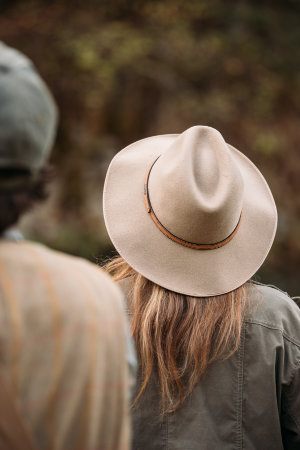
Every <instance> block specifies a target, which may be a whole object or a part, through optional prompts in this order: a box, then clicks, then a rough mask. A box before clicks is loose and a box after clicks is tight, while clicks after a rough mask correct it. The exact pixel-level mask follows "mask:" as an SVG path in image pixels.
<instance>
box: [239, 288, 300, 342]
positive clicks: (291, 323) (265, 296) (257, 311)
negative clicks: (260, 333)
mask: <svg viewBox="0 0 300 450" xmlns="http://www.w3.org/2000/svg"><path fill="white" fill-rule="evenodd" d="M249 297H250V299H249V300H250V308H249V312H248V314H247V316H246V322H248V323H253V324H257V325H261V326H263V327H265V328H268V329H270V330H272V329H274V330H277V331H280V332H281V333H282V335H283V337H284V338H286V339H288V340H289V341H290V342H292V343H294V344H295V345H296V346H298V347H299V348H300V308H299V307H298V306H297V304H296V303H295V301H294V300H293V299H292V298H291V297H289V295H288V294H287V293H285V292H283V291H281V290H279V289H277V288H276V287H273V286H267V285H263V284H256V283H253V284H252V286H251V288H250V296H249Z"/></svg>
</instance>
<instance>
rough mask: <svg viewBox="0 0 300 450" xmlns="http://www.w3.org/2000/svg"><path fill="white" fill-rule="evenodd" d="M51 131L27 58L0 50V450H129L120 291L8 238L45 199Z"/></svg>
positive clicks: (50, 104) (49, 107) (51, 116)
mask: <svg viewBox="0 0 300 450" xmlns="http://www.w3.org/2000/svg"><path fill="white" fill-rule="evenodd" d="M56 125H57V108H56V106H55V103H54V100H53V98H52V96H51V94H50V92H49V90H48V89H47V87H46V85H45V84H44V82H43V81H42V80H41V78H40V76H39V75H38V73H37V71H36V69H35V68H34V66H33V64H32V63H31V61H30V60H29V59H27V58H26V57H25V56H24V55H23V54H21V53H20V52H18V51H16V50H14V49H12V48H10V47H7V46H6V45H4V44H3V43H0V235H1V238H0V324H1V326H0V362H1V364H0V409H1V412H0V449H1V450H34V449H39V450H46V449H47V450H49V449H51V450H76V449H78V450H127V449H129V445H130V442H129V438H130V427H129V414H128V401H129V392H128V391H129V387H130V383H131V380H132V376H130V373H129V370H128V359H129V362H130V363H131V367H134V353H133V349H132V348H131V347H130V345H131V344H130V342H128V343H126V339H127V333H126V315H125V312H124V308H123V304H122V303H123V302H122V294H121V292H120V291H119V289H118V288H117V287H116V286H115V285H114V283H113V282H112V281H111V280H110V279H109V277H108V276H107V274H105V273H103V272H102V270H101V269H100V268H97V267H96V266H94V265H93V264H92V263H89V262H87V261H84V260H82V259H80V258H76V257H71V256H67V255H64V254H62V253H59V252H56V251H52V250H50V249H48V248H46V247H45V246H43V245H40V244H36V243H33V242H29V241H26V240H23V239H21V238H20V235H19V233H16V232H12V231H11V226H13V225H15V224H16V222H17V221H18V219H19V218H20V217H21V216H22V214H23V213H24V212H26V211H27V210H28V209H29V208H30V207H31V206H32V205H33V204H34V203H35V202H36V201H37V200H40V199H43V198H44V197H45V187H46V186H45V184H46V181H47V178H48V175H47V169H46V160H47V157H48V155H49V152H50V149H51V147H52V144H53V141H54V136H55V131H56Z"/></svg>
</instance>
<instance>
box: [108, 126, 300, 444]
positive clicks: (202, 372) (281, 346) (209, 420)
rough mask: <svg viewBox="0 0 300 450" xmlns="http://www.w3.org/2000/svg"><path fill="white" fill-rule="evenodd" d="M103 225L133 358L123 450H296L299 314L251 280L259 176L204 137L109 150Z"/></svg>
mask: <svg viewBox="0 0 300 450" xmlns="http://www.w3.org/2000/svg"><path fill="white" fill-rule="evenodd" d="M104 218H105V222H106V226H107V230H108V233H109V235H110V237H111V239H112V242H113V244H114V245H115V247H116V249H117V251H118V253H119V254H120V256H118V257H116V258H115V259H113V260H112V261H110V262H109V263H108V264H107V265H106V269H107V270H108V272H109V273H111V274H112V276H113V277H114V279H115V280H116V281H118V282H119V283H120V285H121V287H122V289H123V290H124V292H125V294H126V297H127V303H128V312H129V316H130V320H131V330H132V334H133V336H134V339H135V342H136V347H137V352H138V357H139V378H138V384H137V390H136V396H135V400H134V404H133V442H134V444H133V448H134V450H140V449H143V450H163V449H166V448H167V449H169V450H200V449H201V450H211V449H214V450H231V449H245V450H258V449H272V450H282V449H290V450H296V449H298V448H300V347H299V345H300V311H299V309H298V306H297V305H296V303H294V302H293V300H291V299H290V298H289V297H288V296H287V295H285V294H283V293H281V292H280V291H278V290H276V289H273V288H269V287H266V286H262V285H259V284H255V283H254V282H252V281H251V279H252V278H253V276H254V274H255V273H256V272H257V270H258V269H259V267H260V266H261V265H262V263H263V262H264V260H265V258H266V256H267V255H268V253H269V251H270V248H271V245H272V243H273V240H274V236H275V232H276V227H277V211H276V206H275V202H274V199H273V196H272V193H271V191H270V189H269V187H268V185H267V183H266V180H265V179H264V177H263V175H262V174H261V173H260V172H259V170H258V169H257V168H256V167H255V166H254V164H253V163H252V162H251V161H250V160H249V159H248V158H247V157H246V156H245V155H243V154H242V153H241V152H239V151H238V150H236V149H235V148H233V147H232V146H231V145H229V144H227V143H226V142H225V140H224V138H223V137H222V135H221V134H220V133H219V132H218V131H217V130H215V129H213V128H210V127H206V126H194V127H191V128H189V129H187V130H185V131H184V132H183V133H181V134H178V135H162V136H153V137H150V138H146V139H143V140H141V141H138V142H135V143H133V144H131V145H130V146H128V147H126V148H125V149H123V150H122V151H121V152H119V153H118V154H117V155H116V156H115V157H114V159H113V161H112V162H111V164H110V167H109V169H108V172H107V176H106V181H105V187H104Z"/></svg>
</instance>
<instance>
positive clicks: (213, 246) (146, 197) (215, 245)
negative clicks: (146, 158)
mask: <svg viewBox="0 0 300 450" xmlns="http://www.w3.org/2000/svg"><path fill="white" fill-rule="evenodd" d="M159 157H160V156H158V158H159ZM158 158H156V160H155V161H154V162H153V163H152V164H151V166H150V168H149V170H148V172H147V173H146V177H145V183H144V203H145V208H146V210H147V213H148V214H149V216H150V217H151V219H152V221H153V222H154V224H155V225H156V227H157V228H158V229H159V231H160V232H161V233H163V234H164V235H165V236H166V237H167V238H169V239H171V240H172V241H173V242H176V243H177V244H179V245H183V246H184V247H188V248H191V249H193V250H215V249H217V248H220V247H224V245H226V244H228V242H230V241H231V240H232V239H233V237H234V236H235V234H236V232H237V230H238V228H239V225H240V223H241V217H242V214H241V215H240V217H239V220H238V223H237V225H236V227H235V228H234V230H233V231H232V233H230V235H229V236H227V237H226V238H225V239H223V240H222V241H219V242H215V243H212V244H196V243H194V242H189V241H185V240H184V239H181V238H179V237H178V236H175V235H174V234H173V233H171V231H169V230H168V229H167V228H166V227H165V226H164V225H163V224H162V223H161V222H160V220H159V219H158V217H157V216H156V214H155V212H154V211H153V208H152V205H151V201H150V197H149V188H148V184H149V177H150V173H151V170H152V168H153V166H154V164H155V163H156V161H157V160H158Z"/></svg>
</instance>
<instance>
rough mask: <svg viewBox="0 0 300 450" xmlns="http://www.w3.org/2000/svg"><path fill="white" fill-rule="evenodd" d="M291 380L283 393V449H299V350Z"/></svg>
mask: <svg viewBox="0 0 300 450" xmlns="http://www.w3.org/2000/svg"><path fill="white" fill-rule="evenodd" d="M298 350H299V359H298V364H297V366H296V368H295V371H294V374H293V377H292V380H291V382H290V384H289V385H288V386H286V387H285V389H284V392H283V405H282V438H283V445H284V449H286V450H299V449H300V349H298Z"/></svg>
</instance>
